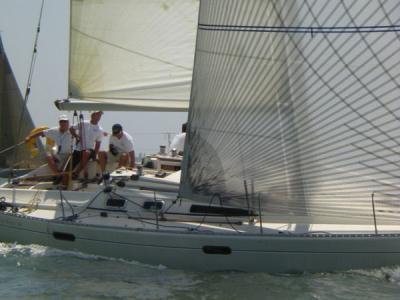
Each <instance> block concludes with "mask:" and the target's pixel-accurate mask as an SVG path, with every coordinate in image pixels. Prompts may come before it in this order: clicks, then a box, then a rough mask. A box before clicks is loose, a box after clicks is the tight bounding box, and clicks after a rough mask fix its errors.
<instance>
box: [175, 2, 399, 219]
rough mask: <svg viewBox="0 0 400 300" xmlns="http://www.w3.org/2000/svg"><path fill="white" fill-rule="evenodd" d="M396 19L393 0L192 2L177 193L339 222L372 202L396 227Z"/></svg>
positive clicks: (367, 210) (363, 212)
mask: <svg viewBox="0 0 400 300" xmlns="http://www.w3.org/2000/svg"><path fill="white" fill-rule="evenodd" d="M399 16H400V4H399V3H398V2H397V1H393V0H388V1H384V2H379V3H377V2H371V1H351V2H346V1H327V0H323V1H307V0H303V1H299V0H296V1H272V0H271V1H257V0H249V1H245V3H244V2H241V1H234V0H221V1H211V0H202V1H201V6H200V16H199V25H198V33H197V34H198V42H197V45H196V61H195V68H194V70H195V71H194V77H193V87H192V98H191V103H190V109H189V132H188V137H187V143H186V145H185V153H186V154H185V155H186V157H185V162H184V170H183V175H182V176H183V177H182V181H183V183H182V186H181V191H180V193H181V196H182V197H188V198H196V199H199V200H202V201H205V202H209V201H210V199H215V197H216V196H215V195H218V199H220V202H221V203H222V204H223V205H230V206H231V205H232V206H238V207H241V208H247V207H248V205H249V204H248V200H246V199H248V198H251V199H253V200H254V199H258V197H259V198H260V199H261V203H262V204H261V207H257V203H258V201H252V205H253V206H251V209H252V210H253V211H258V210H261V211H262V212H263V214H266V215H267V214H274V213H279V214H281V215H286V216H288V217H289V218H290V216H293V217H294V216H310V217H321V216H322V217H330V218H333V219H335V218H336V219H343V218H344V219H347V220H348V221H349V222H351V220H352V219H357V218H362V219H364V220H367V219H368V216H371V215H372V208H371V199H372V197H375V200H376V201H377V204H376V205H377V207H378V210H379V211H380V212H381V214H380V215H379V214H378V215H379V217H380V218H381V220H382V221H383V220H385V221H389V222H394V221H395V220H396V218H397V219H398V217H399V212H400V210H399V209H398V207H399V208H400V189H399V188H400V185H399V184H398V183H397V182H398V179H399V178H400V168H399V167H400V160H399V156H398V155H399V153H400V151H399V150H398V149H399V147H400V129H399V128H400V127H399V124H400V123H399V120H400V106H399V103H400V101H399V91H400V85H399V80H400V54H399V52H398V49H399V47H400V38H399V37H400V17H399ZM245 186H246V188H245ZM250 187H251V188H250ZM374 195H375V196H374ZM213 201H214V200H213ZM388 203H390V204H388ZM254 205H255V206H254ZM386 211H393V212H394V213H393V214H390V213H386ZM370 220H371V219H370Z"/></svg>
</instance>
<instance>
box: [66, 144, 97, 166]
mask: <svg viewBox="0 0 400 300" xmlns="http://www.w3.org/2000/svg"><path fill="white" fill-rule="evenodd" d="M88 150H89V151H90V155H89V159H92V160H96V152H95V151H94V149H88ZM81 157H82V151H78V150H74V152H73V154H72V168H73V169H74V168H75V167H76V166H77V165H78V164H79V163H80V162H81Z"/></svg>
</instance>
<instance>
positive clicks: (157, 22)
mask: <svg viewBox="0 0 400 300" xmlns="http://www.w3.org/2000/svg"><path fill="white" fill-rule="evenodd" d="M71 3H72V5H71V30H70V33H71V37H70V67H69V98H70V99H69V100H68V101H59V102H58V103H57V106H58V107H59V108H60V109H96V110H97V109H104V108H105V109H107V110H149V111H186V110H187V109H188V101H189V97H190V86H191V79H192V69H193V61H194V47H195V46H194V45H195V37H196V24H197V18H198V6H199V1H198V0H167V1H165V0H106V1H104V0H103V1H100V0H72V1H71ZM75 100H78V101H75Z"/></svg>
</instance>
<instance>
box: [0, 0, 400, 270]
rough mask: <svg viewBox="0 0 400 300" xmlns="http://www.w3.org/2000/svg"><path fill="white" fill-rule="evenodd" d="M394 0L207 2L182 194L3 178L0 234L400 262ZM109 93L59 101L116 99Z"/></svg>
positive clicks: (363, 263)
mask: <svg viewBox="0 0 400 300" xmlns="http://www.w3.org/2000/svg"><path fill="white" fill-rule="evenodd" d="M134 2H135V3H136V2H137V3H138V5H140V4H142V5H144V4H143V3H144V2H143V1H129V3H134ZM150 2H151V3H152V4H156V5H155V6H154V7H153V9H155V7H158V9H160V8H161V9H162V10H163V11H164V12H165V11H169V9H171V7H172V6H169V5H172V4H180V5H184V4H185V3H186V4H187V3H189V2H190V1H178V0H176V1H173V0H171V1H156V0H154V1H146V3H150ZM72 3H73V5H76V7H73V8H72V14H73V15H74V14H75V13H83V12H84V10H85V9H89V8H90V9H95V8H98V9H101V8H104V9H106V8H107V10H108V13H109V14H110V18H111V17H112V19H115V14H113V13H112V10H111V7H110V6H107V5H110V3H112V4H113V5H116V6H118V5H117V4H122V3H124V4H127V3H128V2H127V1H123V0H119V1H115V0H114V1H109V2H108V1H101V2H100V1H95V0H80V1H72ZM113 5H112V6H113ZM165 5H166V6H168V9H166V6H165ZM75 9H76V10H77V11H76V12H75V13H74V10H75ZM399 10H400V4H399V3H398V2H397V1H386V2H384V3H383V2H380V3H377V2H373V1H352V2H351V3H350V2H346V1H307V0H302V1H299V0H296V1H276V0H269V1H267V0H266V1H258V0H248V1H234V0H219V1H212V0H201V1H200V7H199V16H198V24H197V37H196V48H195V62H194V68H193V79H192V85H191V96H190V105H189V118H188V133H187V138H186V142H185V151H184V162H183V169H182V175H181V179H180V186H179V193H178V194H177V195H176V194H174V193H169V192H165V191H149V190H137V191H134V190H133V189H126V187H124V185H123V184H114V183H112V182H109V181H107V179H106V180H105V184H104V186H101V187H99V188H98V190H96V191H94V192H93V191H82V192H72V191H58V194H57V192H55V191H43V190H29V189H28V190H21V189H20V190H18V189H12V188H2V189H1V190H0V193H1V194H0V196H1V197H3V198H2V199H3V201H2V202H1V203H0V208H1V210H2V212H1V214H0V224H1V228H0V239H1V240H2V241H18V242H20V243H38V244H43V245H48V246H51V247H57V248H62V249H69V250H76V251H82V252H87V253H93V254H97V255H104V256H112V257H118V258H123V259H128V260H137V261H140V262H143V263H146V264H152V265H165V266H167V267H170V268H180V269H189V270H204V271H220V270H240V271H266V272H279V273H282V272H304V271H310V272H321V271H333V270H345V269H354V268H374V267H381V266H390V265H396V264H399V263H400V234H399V233H400V218H399V212H400V211H399V204H400V202H399V200H400V199H399V196H400V194H399V183H398V178H399V176H400V169H399V159H398V157H399V156H398V154H399V153H398V151H397V150H396V148H398V146H399V145H400V135H399V133H398V124H399V123H398V122H399V117H400V108H399V101H398V95H399V79H400V78H399V77H400V72H399V70H400V55H399V53H398V48H399V43H400V39H399V32H400V24H399V23H398V22H399V18H398V16H399V15H400V14H399ZM152 12H153V14H152V15H153V16H159V15H160V14H161V13H160V11H159V10H155V11H153V10H152ZM157 12H158V13H157ZM92 15H95V14H92ZM83 18H84V19H85V17H83ZM86 18H88V19H90V18H89V17H88V16H86ZM72 19H74V18H73V17H72ZM110 20H111V19H110ZM110 20H104V21H105V22H104V28H102V29H101V31H102V32H104V33H105V34H106V33H107V30H106V29H107V28H108V27H107V26H108V23H109V21H110ZM110 22H111V21H110ZM139 23H140V22H139ZM163 27H165V29H167V30H168V29H169V28H172V27H166V26H163ZM125 37H126V36H125ZM79 44H80V45H83V42H80V43H79ZM85 47H86V49H89V50H90V49H92V50H93V51H97V50H95V48H96V46H95V44H91V43H88V44H86V46H85ZM89 50H88V51H89ZM93 51H92V52H91V53H93ZM82 53H85V52H84V51H82ZM122 63H123V62H122ZM94 67H95V68H96V69H97V71H99V68H100V66H99V65H97V64H95V65H94ZM99 74H102V73H99ZM161 74H162V72H161ZM88 78H89V79H90V78H92V76H88V77H86V79H88ZM106 82H107V81H106ZM156 87H159V85H157V86H156ZM77 90H83V89H77ZM117 90H118V89H116V91H117ZM135 91H136V90H135ZM156 93H157V95H160V94H163V93H159V91H157V90H156ZM118 97H119V96H118ZM106 98H107V97H102V96H98V95H95V94H93V98H87V99H84V100H78V101H76V103H75V101H72V100H68V101H62V103H61V102H59V103H58V104H59V105H60V107H62V106H63V105H79V104H82V105H89V106H90V108H93V107H101V106H102V105H110V106H111V105H117V104H119V103H120V102H118V101H116V102H115V103H114V101H112V99H108V98H107V99H106ZM121 98H123V97H121ZM142 98H145V97H143V96H137V99H133V100H127V101H128V102H130V103H134V105H138V107H139V109H140V108H141V107H143V106H144V103H148V102H146V101H144V100H146V99H142ZM149 98H152V97H149ZM170 100H171V101H174V99H173V98H168V99H167V102H166V103H169V104H168V105H172V104H171V102H168V101H170ZM128 102H126V103H128ZM124 103H125V102H124ZM97 105H99V106H97ZM146 105H148V104H146ZM89 106H87V107H89ZM64 108H66V106H65V107H64ZM82 109H83V108H82Z"/></svg>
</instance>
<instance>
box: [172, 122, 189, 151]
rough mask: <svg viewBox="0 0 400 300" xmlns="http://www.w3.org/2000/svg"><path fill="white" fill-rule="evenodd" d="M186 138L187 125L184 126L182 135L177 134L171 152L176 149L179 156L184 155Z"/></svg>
mask: <svg viewBox="0 0 400 300" xmlns="http://www.w3.org/2000/svg"><path fill="white" fill-rule="evenodd" d="M185 138H186V123H184V124H182V133H180V134H177V135H176V136H175V137H174V138H173V139H172V143H171V150H172V149H176V152H177V153H178V154H179V155H183V147H184V146H185Z"/></svg>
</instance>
